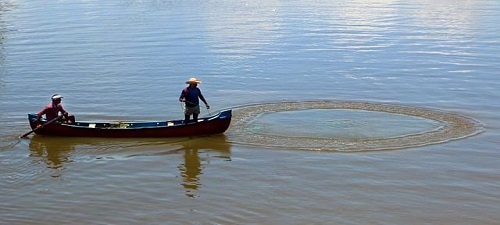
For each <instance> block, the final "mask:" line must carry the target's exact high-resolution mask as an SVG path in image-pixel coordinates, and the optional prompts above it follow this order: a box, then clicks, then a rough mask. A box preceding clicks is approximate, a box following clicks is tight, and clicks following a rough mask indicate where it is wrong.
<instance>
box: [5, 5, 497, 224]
mask: <svg viewBox="0 0 500 225" xmlns="http://www.w3.org/2000/svg"><path fill="white" fill-rule="evenodd" d="M498 12H500V1H496V0H477V1H466V0H458V1H456V0H455V1H451V0H445V1H430V0H415V1H392V0H385V1H383V0H355V1H343V0H341V1H329V0H315V1H312V0H293V1H274V0H271V1H226V0H220V1H212V0H209V1H194V0H188V1H168V0H165V1H163V0H151V1H148V0H145V1H139V0H125V1H117V0H112V1H96V0H88V1H57V2H55V1H54V2H46V1H29V0H0V102H1V105H0V109H1V110H0V122H2V128H0V180H1V182H0V189H1V190H2V191H1V192H0V224H419V225H420V224H499V223H500V215H499V214H498V212H499V211H500V172H499V171H500V164H499V163H498V159H499V157H500V151H499V148H498V146H499V145H500V141H499V140H500V139H499V138H498V137H499V136H500V116H499V114H498V112H499V111H500V104H498V99H499V98H500V91H499V87H500V77H499V76H498V71H500V63H499V62H500V56H499V54H498V53H499V52H500V27H499V26H498V21H500V14H498ZM193 76H195V77H198V78H200V79H202V80H203V83H202V84H201V85H200V88H201V89H202V91H203V92H204V94H205V97H206V98H207V100H208V101H209V103H210V105H211V106H212V109H211V111H210V112H208V111H204V112H203V113H204V114H208V113H211V114H213V113H215V112H217V111H219V110H221V109H226V108H235V107H240V106H244V105H248V104H260V103H266V102H281V101H308V100H317V99H326V100H336V99H338V100H347V101H368V102H377V103H389V104H395V105H404V106H411V107H424V108H429V109H435V110H440V111H447V112H450V113H456V114H461V115H464V116H467V117H470V118H473V119H476V120H478V121H480V122H481V124H482V125H483V129H484V131H483V132H481V133H480V134H478V135H475V136H472V137H468V138H465V139H460V140H454V141H450V142H446V143H442V144H436V145H428V146H423V147H419V148H409V149H401V150H394V151H377V152H360V153H338V152H331V151H313V150H311V151H307V150H306V151H303V150H300V151H299V150H294V149H293V148H292V146H291V147H290V148H285V149H283V148H273V147H262V148H261V147H250V146H245V145H240V144H238V143H236V142H234V141H232V140H234V134H233V133H231V132H227V133H226V134H224V135H221V136H214V137H198V138H179V139H101V138H60V137H41V136H36V135H34V136H33V135H32V136H30V138H28V139H19V138H18V137H19V136H20V135H22V134H24V133H26V132H28V131H29V126H28V123H27V120H26V114H27V113H29V112H37V111H38V110H39V109H40V108H41V107H43V106H44V105H45V104H47V103H48V101H49V98H50V96H51V95H52V94H54V93H60V94H62V95H64V96H65V98H64V100H63V104H64V105H65V107H66V108H67V110H69V111H70V112H71V113H73V114H75V115H76V116H77V119H78V120H87V121H88V120H99V121H109V120H111V121H120V120H128V121H131V120H163V119H167V118H168V119H174V118H182V108H181V105H180V104H179V102H178V101H177V98H178V96H179V94H180V91H181V90H182V88H184V86H185V84H184V81H185V80H187V79H188V78H189V77H193ZM358 113H360V114H361V117H359V116H360V115H359V114H358ZM362 115H365V116H364V117H363V116H362ZM322 116H324V117H325V118H324V121H325V123H324V124H322V123H321V119H320V118H318V117H322ZM377 116H380V115H379V114H377V113H376V112H374V113H372V114H370V113H369V112H353V113H352V114H349V113H344V114H342V113H341V114H338V113H332V114H329V113H312V114H311V117H314V119H313V120H312V122H311V123H308V122H307V120H308V119H311V118H308V116H307V114H302V113H300V112H288V113H276V114H272V113H271V114H269V115H268V117H267V120H266V117H262V118H261V120H256V121H253V122H254V123H255V124H256V125H258V126H261V128H262V129H264V130H265V131H266V132H268V133H275V132H282V133H284V134H285V135H304V136H318V137H321V136H325V135H326V136H328V135H337V134H338V130H335V129H336V128H339V127H340V128H342V129H351V130H350V132H352V133H353V134H352V135H351V136H349V135H347V136H348V138H351V137H359V136H363V137H365V136H369V137H380V136H382V137H387V138H391V137H392V136H398V135H404V134H411V133H415V132H417V133H418V132H422V130H424V132H425V130H426V129H434V127H435V126H437V125H436V124H435V121H427V120H424V119H422V118H408V117H406V116H404V115H396V116H394V117H391V116H388V115H383V116H381V117H378V118H380V119H377ZM293 118H296V121H298V122H297V126H293V125H290V123H293ZM281 121H284V122H281ZM287 121H290V122H288V123H287ZM367 121H369V122H367ZM419 121H420V122H419ZM339 124H340V125H339ZM366 124H369V125H370V127H371V128H372V132H370V130H369V129H364V126H366ZM298 126H301V127H303V129H299V127H298ZM329 128H330V130H329ZM374 128H376V129H374ZM332 130H335V131H332ZM336 132H337V133H336ZM340 133H342V132H340ZM356 135H358V136H356Z"/></svg>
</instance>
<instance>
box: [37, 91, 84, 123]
mask: <svg viewBox="0 0 500 225" xmlns="http://www.w3.org/2000/svg"><path fill="white" fill-rule="evenodd" d="M62 98H63V96H61V95H59V94H55V95H52V97H51V99H52V103H49V104H48V105H46V106H45V107H44V108H43V109H42V110H40V112H38V116H37V121H38V123H39V124H40V121H41V119H42V116H43V115H45V118H46V119H47V121H50V120H52V119H55V118H57V117H58V116H59V112H61V113H62V115H63V116H64V117H63V118H62V119H61V120H60V121H59V122H61V123H75V116H73V115H69V113H68V112H67V111H66V110H64V108H63V106H62V104H61V99H62Z"/></svg>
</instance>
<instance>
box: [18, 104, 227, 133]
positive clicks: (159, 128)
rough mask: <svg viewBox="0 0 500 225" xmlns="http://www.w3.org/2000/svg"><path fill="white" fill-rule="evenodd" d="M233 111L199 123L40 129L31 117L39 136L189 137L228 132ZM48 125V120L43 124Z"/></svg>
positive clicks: (97, 124)
mask: <svg viewBox="0 0 500 225" xmlns="http://www.w3.org/2000/svg"><path fill="white" fill-rule="evenodd" d="M231 113H232V111H231V110H225V111H221V112H219V113H218V114H216V115H213V116H209V117H204V118H199V119H198V121H197V122H194V121H192V122H189V123H185V122H184V120H169V121H156V122H109V123H101V122H78V121H77V122H76V123H74V124H61V123H50V124H46V125H44V126H43V127H42V128H40V129H36V126H37V123H36V114H33V113H30V114H28V120H29V122H30V126H31V129H33V131H34V132H35V134H38V135H50V136H68V137H116V138H136V137H188V136H203V135H213V134H221V133H224V132H225V131H226V130H227V128H228V127H229V124H230V123H231V116H232V114H231ZM43 123H47V121H42V124H43Z"/></svg>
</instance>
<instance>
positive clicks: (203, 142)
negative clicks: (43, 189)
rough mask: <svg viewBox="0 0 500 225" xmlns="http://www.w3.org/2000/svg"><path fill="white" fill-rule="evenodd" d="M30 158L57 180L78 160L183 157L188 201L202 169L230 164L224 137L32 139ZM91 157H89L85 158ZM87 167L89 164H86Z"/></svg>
mask: <svg viewBox="0 0 500 225" xmlns="http://www.w3.org/2000/svg"><path fill="white" fill-rule="evenodd" d="M29 148H30V151H31V154H30V156H31V157H36V158H39V159H42V160H44V161H45V163H46V164H47V167H48V168H50V169H53V170H55V171H53V172H55V173H53V175H52V176H53V177H59V176H61V175H62V174H61V172H62V170H64V168H65V167H67V165H66V164H67V163H70V162H72V161H75V160H77V159H78V158H82V156H84V157H83V158H85V160H88V159H89V158H95V159H96V160H100V159H102V158H106V159H113V158H121V157H123V156H124V155H126V158H131V157H146V156H154V157H158V156H165V155H178V154H183V160H182V162H180V163H179V166H177V168H178V169H179V172H180V175H181V177H182V181H181V185H182V186H183V187H184V189H185V190H186V195H187V196H188V197H193V198H194V197H196V194H195V193H196V190H198V188H199V187H200V186H201V183H200V176H201V174H203V168H204V167H205V166H206V165H208V164H210V161H211V160H214V159H218V160H219V159H220V160H224V161H230V160H231V144H230V143H229V142H228V141H227V138H226V136H225V135H224V134H220V135H213V136H205V137H186V138H80V137H53V136H42V135H34V136H33V137H32V138H31V141H30V144H29ZM89 155H91V156H92V157H89ZM89 163H91V161H89Z"/></svg>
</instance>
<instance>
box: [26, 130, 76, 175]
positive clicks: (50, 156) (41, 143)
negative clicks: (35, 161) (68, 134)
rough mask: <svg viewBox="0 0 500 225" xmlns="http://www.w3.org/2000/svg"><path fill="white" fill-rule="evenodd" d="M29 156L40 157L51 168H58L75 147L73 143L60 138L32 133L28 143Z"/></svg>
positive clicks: (67, 158)
mask: <svg viewBox="0 0 500 225" xmlns="http://www.w3.org/2000/svg"><path fill="white" fill-rule="evenodd" d="M29 148H30V152H31V154H30V156H34V157H38V158H42V159H44V160H45V163H47V167H48V168H51V169H60V168H61V167H62V166H63V163H65V162H68V161H70V159H69V158H70V157H69V156H70V154H71V152H72V151H73V150H74V149H75V145H74V144H73V143H68V142H65V141H60V138H59V139H58V138H46V137H40V136H38V135H34V136H33V137H32V139H31V142H30V144H29Z"/></svg>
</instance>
